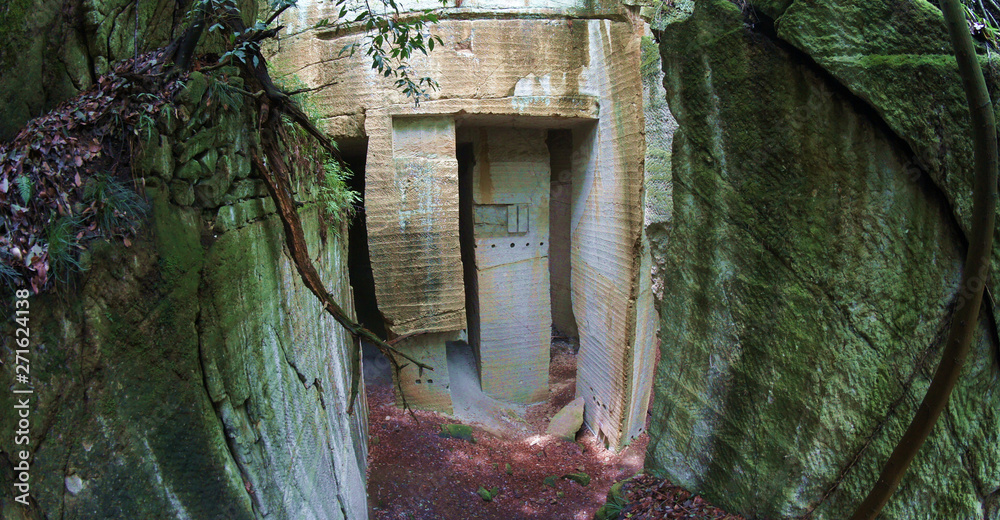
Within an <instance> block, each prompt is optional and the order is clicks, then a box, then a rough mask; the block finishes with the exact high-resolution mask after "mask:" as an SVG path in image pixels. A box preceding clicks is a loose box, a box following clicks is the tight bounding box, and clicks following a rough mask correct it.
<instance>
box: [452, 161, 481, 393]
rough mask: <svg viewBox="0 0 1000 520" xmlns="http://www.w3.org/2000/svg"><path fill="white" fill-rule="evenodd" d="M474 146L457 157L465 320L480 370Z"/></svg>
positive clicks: (459, 231)
mask: <svg viewBox="0 0 1000 520" xmlns="http://www.w3.org/2000/svg"><path fill="white" fill-rule="evenodd" d="M475 155H476V153H475V145H473V143H471V142H470V143H459V144H458V148H457V149H456V151H455V156H456V159H458V241H459V245H460V248H461V255H462V275H463V279H464V282H465V319H466V331H467V333H468V336H469V345H471V346H472V350H473V353H474V354H475V357H476V373H477V375H479V376H480V377H482V374H481V373H479V372H480V370H479V352H478V347H479V280H478V277H477V276H476V237H475V230H474V228H475V225H474V224H475V222H474V219H475V215H474V211H473V200H472V199H473V197H472V182H473V181H472V171H473V170H472V168H473V166H475V165H476V157H475Z"/></svg>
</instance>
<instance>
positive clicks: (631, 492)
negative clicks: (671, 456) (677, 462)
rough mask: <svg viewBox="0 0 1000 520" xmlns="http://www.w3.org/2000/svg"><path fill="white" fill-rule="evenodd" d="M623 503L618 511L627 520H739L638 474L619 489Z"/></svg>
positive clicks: (652, 478)
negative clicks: (690, 519) (696, 519)
mask: <svg viewBox="0 0 1000 520" xmlns="http://www.w3.org/2000/svg"><path fill="white" fill-rule="evenodd" d="M622 496H623V497H624V498H625V502H626V504H625V505H624V506H623V507H622V508H621V510H620V511H619V512H618V513H619V517H620V518H628V519H629V520H675V519H682V518H684V519H687V518H698V519H703V520H708V519H712V520H743V517H742V516H736V515H731V514H729V513H726V512H725V511H723V510H721V509H719V508H717V507H715V506H713V505H712V504H709V503H708V502H705V500H704V499H702V498H701V497H699V496H696V495H692V494H691V493H689V492H687V491H685V490H684V489H681V488H679V487H677V486H674V485H671V484H670V482H667V481H666V480H663V479H658V478H654V477H651V476H648V475H640V476H638V477H636V478H634V479H632V480H630V481H628V482H626V483H625V484H624V485H623V486H622Z"/></svg>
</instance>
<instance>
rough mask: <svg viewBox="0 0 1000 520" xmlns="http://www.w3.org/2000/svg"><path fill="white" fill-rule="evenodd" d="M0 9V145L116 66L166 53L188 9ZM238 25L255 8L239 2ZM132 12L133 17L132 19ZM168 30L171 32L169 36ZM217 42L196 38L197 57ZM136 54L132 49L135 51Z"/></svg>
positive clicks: (30, 1) (167, 2) (83, 2)
mask: <svg viewBox="0 0 1000 520" xmlns="http://www.w3.org/2000/svg"><path fill="white" fill-rule="evenodd" d="M4 3H7V4H8V5H6V6H0V141H3V140H6V139H10V138H11V137H13V136H14V135H15V134H16V133H17V131H18V130H19V129H20V127H21V126H22V125H24V123H25V122H27V121H28V119H31V118H33V117H37V116H39V115H41V114H43V113H45V112H47V111H49V110H51V109H52V108H54V107H55V106H56V105H58V104H59V103H60V102H62V101H65V100H66V99H69V98H70V97H72V96H74V95H76V94H78V93H79V92H81V91H82V90H85V89H86V88H88V87H90V86H91V85H93V84H94V82H95V81H96V78H97V77H98V76H100V75H101V74H104V73H106V72H108V71H109V70H110V67H111V66H112V65H111V64H113V63H114V62H116V61H119V60H123V59H128V58H131V57H132V56H134V55H135V53H136V51H138V52H140V53H142V52H146V51H149V50H152V49H155V48H157V47H162V46H164V45H167V44H168V43H169V42H170V41H171V39H172V38H174V37H176V36H177V35H178V34H179V33H180V32H181V30H182V29H183V25H181V22H183V20H184V14H185V10H184V9H183V8H182V7H181V6H182V5H183V6H190V5H191V2H179V1H177V0H5V2H4ZM239 3H240V6H241V11H242V13H243V14H244V18H245V19H246V20H252V19H253V17H254V16H255V15H256V13H257V5H258V1H257V0H240V2H239ZM137 11H138V12H137ZM175 23H176V24H178V25H177V27H176V28H175ZM218 41H219V37H218V36H217V35H207V36H205V37H203V38H202V45H203V47H202V51H205V50H212V49H213V48H214V49H215V50H217V49H218V48H219V47H218ZM137 47H138V48H137Z"/></svg>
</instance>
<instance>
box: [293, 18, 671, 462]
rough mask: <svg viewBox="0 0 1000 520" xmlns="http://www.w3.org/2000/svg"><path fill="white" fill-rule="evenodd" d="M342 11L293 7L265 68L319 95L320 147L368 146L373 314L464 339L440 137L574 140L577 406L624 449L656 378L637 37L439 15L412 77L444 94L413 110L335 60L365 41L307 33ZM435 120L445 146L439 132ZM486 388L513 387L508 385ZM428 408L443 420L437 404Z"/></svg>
mask: <svg viewBox="0 0 1000 520" xmlns="http://www.w3.org/2000/svg"><path fill="white" fill-rule="evenodd" d="M348 7H351V6H348ZM424 7H427V8H431V7H440V5H439V4H435V3H433V2H406V3H405V5H404V8H403V9H404V10H409V9H417V8H424ZM339 9H340V8H339V7H337V6H335V5H333V4H331V3H328V2H318V1H303V2H300V4H299V10H298V11H297V12H295V13H291V12H289V13H286V15H284V16H283V18H282V23H283V24H285V25H286V28H287V29H286V33H285V35H284V38H283V39H282V41H281V42H280V44H279V45H278V46H277V47H276V48H275V49H274V52H275V55H274V62H275V63H276V64H278V65H279V68H280V70H282V71H285V72H287V73H288V74H289V75H291V74H294V75H295V76H297V77H298V79H299V80H300V81H302V82H303V83H305V85H306V86H308V87H313V88H316V89H317V91H316V92H315V93H314V95H313V97H312V100H313V101H314V102H315V104H316V106H317V108H318V110H319V111H320V112H321V113H322V119H321V121H322V123H323V124H324V126H325V129H326V130H327V131H328V132H329V133H330V134H332V135H334V136H335V137H337V138H340V139H344V140H349V139H355V140H361V139H367V163H366V164H367V165H366V172H365V174H366V185H365V189H366V191H365V194H366V201H365V206H366V216H367V224H368V232H369V245H370V247H371V260H372V269H373V272H374V278H375V285H376V293H377V297H378V298H377V299H378V303H379V310H380V311H381V312H382V314H383V315H384V317H385V318H386V324H387V329H388V330H389V332H390V334H392V335H400V336H405V335H408V334H422V333H435V334H443V335H446V336H447V335H452V336H453V335H455V334H459V333H460V331H461V330H462V329H465V328H466V326H467V315H466V310H467V309H466V308H465V304H466V302H465V287H464V280H463V277H462V274H461V273H462V272H463V271H462V267H463V265H462V259H461V248H460V244H459V224H458V221H459V208H458V202H459V201H458V189H457V187H458V186H457V185H458V183H457V177H458V163H457V160H456V159H455V158H456V150H455V147H456V143H455V142H454V141H453V139H452V140H451V141H449V140H448V138H447V136H449V135H454V134H456V133H461V132H462V131H463V130H464V129H474V130H475V129H479V128H488V127H491V126H492V127H496V126H499V127H508V128H509V127H525V128H534V129H540V130H569V131H571V136H572V144H571V147H572V154H571V162H572V164H571V167H570V169H571V177H572V179H571V184H572V186H571V187H570V188H569V190H568V191H569V192H570V193H569V199H570V205H571V208H570V232H569V239H570V242H571V247H569V248H568V250H569V251H570V256H571V261H570V264H571V274H570V278H571V283H570V285H571V286H572V288H571V292H572V295H571V300H572V310H573V315H574V318H575V321H576V324H577V328H578V333H579V337H580V345H581V349H580V358H579V363H578V367H579V379H578V384H577V395H579V396H585V397H586V399H587V408H586V417H587V424H588V426H589V427H590V428H591V429H593V430H594V431H595V432H597V433H598V435H599V436H600V437H601V438H602V439H604V440H605V442H607V443H608V444H609V445H611V446H614V447H620V446H623V445H624V444H627V443H628V442H629V441H630V440H631V439H632V438H634V437H635V436H636V435H638V434H639V433H640V432H641V430H642V429H643V425H644V422H645V421H644V419H645V416H644V412H645V410H644V409H643V406H642V403H641V402H639V403H638V404H637V402H636V400H635V399H634V396H640V395H648V391H647V392H645V393H644V390H643V389H644V388H645V389H647V390H648V388H649V385H650V384H651V374H650V372H649V370H648V369H644V368H643V367H646V368H648V365H649V364H651V362H652V358H653V353H654V349H653V342H654V340H655V338H654V337H653V334H652V331H651V330H650V327H646V326H645V325H646V323H645V322H642V321H641V320H639V319H638V316H640V315H641V314H642V313H643V312H646V311H647V310H649V309H651V308H652V300H651V298H649V297H646V296H642V295H641V294H640V293H641V292H642V288H643V287H644V286H643V283H644V282H645V280H644V279H643V277H644V276H646V275H648V270H646V271H644V270H643V269H642V268H641V267H640V262H641V257H642V224H643V211H642V203H641V201H642V181H643V168H642V165H643V157H644V155H643V149H644V140H643V134H642V97H641V96H642V80H641V77H640V73H639V69H640V48H639V47H640V45H639V41H640V37H641V30H642V27H641V23H640V21H639V20H638V18H637V17H634V13H633V12H632V11H630V10H628V9H626V8H625V7H623V6H622V5H620V4H618V3H616V2H584V1H577V0H573V1H560V0H556V1H551V0H538V1H534V0H533V1H531V2H526V3H523V4H522V3H514V2H507V1H503V0H499V1H484V2H478V1H477V2H472V3H465V2H455V3H454V4H452V3H449V4H448V5H446V6H444V7H443V8H441V9H440V18H441V21H440V22H439V23H438V24H436V25H434V26H433V27H432V28H431V29H430V31H431V32H432V33H433V34H435V35H438V36H440V37H441V38H442V41H443V43H444V45H441V46H436V47H435V50H434V51H433V52H431V53H430V54H429V55H428V56H426V57H425V56H423V55H420V56H418V57H416V58H414V59H413V60H412V61H411V65H412V66H413V67H414V69H415V71H416V73H417V74H418V75H419V76H422V75H428V76H431V77H433V78H434V79H435V80H436V81H437V82H438V83H439V84H440V90H436V91H432V92H430V98H429V99H427V100H422V101H421V102H420V104H419V105H418V106H415V105H414V103H413V100H412V99H407V98H406V97H404V96H403V95H402V94H401V93H400V92H399V91H398V89H395V88H393V85H392V82H391V81H389V80H386V79H385V78H382V77H380V76H379V75H378V74H377V73H376V72H374V71H372V70H370V67H369V65H370V63H371V60H370V58H367V57H365V56H362V55H361V53H358V54H356V55H354V56H349V55H346V54H341V53H340V51H341V49H343V48H344V46H345V45H347V44H350V43H354V42H356V41H358V40H359V38H361V37H362V36H361V35H359V34H358V33H356V32H354V29H353V28H347V29H343V30H333V29H331V28H329V27H324V26H319V27H317V26H316V24H317V23H318V22H320V21H321V20H323V19H324V18H329V19H335V18H336V14H337V12H338V11H339ZM409 119H412V120H413V121H415V123H413V124H414V125H423V130H424V133H423V134H422V135H421V137H422V138H423V143H422V144H423V146H422V147H420V148H419V149H418V150H417V152H418V153H415V152H414V151H413V149H412V148H413V147H412V146H410V145H409V144H408V142H404V141H398V142H397V140H396V137H395V136H394V131H393V129H394V128H396V125H397V122H398V121H406V120H409ZM442 120H448V121H451V124H452V125H453V127H452V128H454V129H455V130H450V131H448V130H442V129H441V127H440V125H439V123H440V122H441V121H442ZM411 158H415V159H419V160H411ZM418 163H420V165H421V167H422V168H423V169H422V170H418V169H416V167H415V166H417V164H418ZM550 241H551V240H549V241H547V242H550ZM539 242H541V241H539ZM521 243H522V244H524V243H525V242H521ZM498 247H499V246H498ZM482 290H483V288H482V287H480V291H482ZM504 318H505V319H508V320H512V319H514V318H516V317H515V316H505V317H504ZM546 321H547V319H546ZM452 336H448V337H452ZM404 341H405V340H404ZM418 342H419V345H417V344H416V343H418ZM410 343H411V345H409V346H406V345H404V348H410V349H412V351H413V353H414V354H415V355H416V356H419V357H420V358H421V359H425V360H428V362H430V361H431V360H440V359H444V356H443V349H444V345H443V344H440V345H438V346H437V348H438V349H439V352H432V351H430V350H428V348H430V346H429V345H427V342H424V341H422V340H421V341H418V340H414V341H413V342H410ZM436 370H437V369H436ZM411 376H413V377H411ZM483 377H484V378H496V379H498V380H505V379H506V380H515V378H516V377H517V373H516V371H515V370H513V369H511V370H506V371H500V372H499V373H495V374H484V375H483ZM417 379H421V380H422V378H421V377H420V376H419V374H418V373H417V371H415V370H414V371H413V373H404V376H403V377H401V380H402V381H404V383H405V384H407V385H409V384H410V383H409V381H415V380H417ZM535 379H536V380H537V378H535ZM516 380H521V379H516ZM523 380H524V381H525V382H527V381H528V379H523ZM434 381H435V384H437V383H438V382H439V381H440V380H439V379H438V378H436V377H435V378H434ZM421 384H423V383H421ZM484 386H488V385H484ZM405 390H406V388H405V387H404V391H405ZM531 390H532V392H534V391H536V390H537V389H531ZM536 395H538V394H536ZM428 406H434V407H436V408H437V409H446V408H447V406H446V405H445V406H442V405H441V404H440V403H439V402H437V398H435V402H434V403H432V404H430V405H428Z"/></svg>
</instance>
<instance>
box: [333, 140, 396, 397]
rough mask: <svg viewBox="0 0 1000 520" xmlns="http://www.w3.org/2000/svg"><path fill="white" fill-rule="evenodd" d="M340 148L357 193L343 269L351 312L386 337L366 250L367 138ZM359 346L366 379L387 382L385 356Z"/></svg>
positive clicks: (362, 345)
mask: <svg viewBox="0 0 1000 520" xmlns="http://www.w3.org/2000/svg"><path fill="white" fill-rule="evenodd" d="M341 152H342V154H343V158H344V162H345V163H347V166H348V167H349V168H350V170H351V172H352V175H351V176H350V177H349V178H348V181H347V185H348V186H349V187H350V188H351V189H352V190H354V191H356V192H357V193H358V194H359V195H360V197H361V200H360V201H359V202H358V205H357V207H356V208H355V211H354V218H352V219H351V222H350V224H349V226H348V230H347V270H348V275H349V277H350V281H351V288H352V289H353V290H354V312H355V315H356V316H357V318H358V323H360V324H361V326H363V327H364V328H366V329H368V330H370V331H372V332H374V333H375V335H376V336H378V337H380V338H382V339H386V331H385V322H384V321H383V319H382V313H381V312H379V310H378V298H377V297H376V295H375V277H374V275H373V274H372V262H371V257H370V256H369V251H368V220H367V216H366V215H365V165H366V161H367V157H368V141H367V139H363V140H362V139H359V140H357V141H351V142H348V143H341ZM361 347H362V353H363V365H364V372H365V381H366V383H367V384H374V385H378V384H385V383H387V382H391V380H392V377H391V373H390V371H389V360H388V359H387V358H386V357H385V356H384V355H383V354H382V353H381V352H380V351H379V350H378V348H376V347H375V346H374V345H370V344H368V343H367V342H362V344H361Z"/></svg>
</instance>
